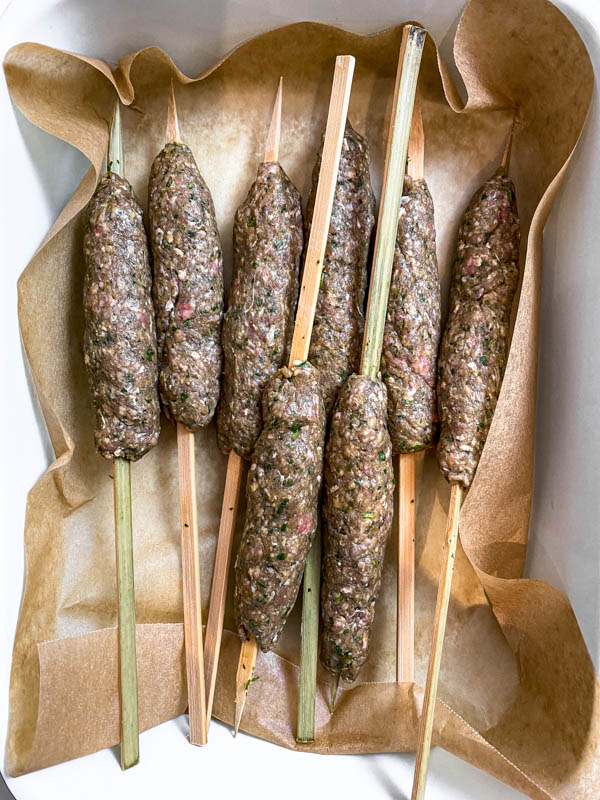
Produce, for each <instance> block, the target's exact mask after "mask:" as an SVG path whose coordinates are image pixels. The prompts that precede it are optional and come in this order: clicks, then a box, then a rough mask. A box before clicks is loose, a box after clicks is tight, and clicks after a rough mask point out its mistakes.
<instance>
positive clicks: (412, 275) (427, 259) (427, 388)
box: [381, 175, 441, 453]
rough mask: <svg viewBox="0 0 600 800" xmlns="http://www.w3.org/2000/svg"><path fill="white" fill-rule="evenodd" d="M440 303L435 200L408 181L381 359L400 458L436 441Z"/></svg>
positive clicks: (424, 187) (419, 185) (392, 432)
mask: <svg viewBox="0 0 600 800" xmlns="http://www.w3.org/2000/svg"><path fill="white" fill-rule="evenodd" d="M440 303H441V300H440V280H439V276H438V265H437V257H436V251H435V225H434V219H433V200H432V199H431V194H430V193H429V189H428V188H427V184H426V183H425V181H424V180H414V179H413V178H411V177H409V176H408V175H407V176H406V177H405V179H404V194H403V197H402V205H401V207H400V218H399V221H398V232H397V236H396V249H395V252H394V263H393V268H392V279H391V283H390V294H389V300H388V307H387V316H386V321H385V329H384V333H383V350H382V353H381V374H382V378H383V381H384V383H385V385H386V388H387V392H388V425H389V429H390V436H391V438H392V444H393V446H394V451H395V452H398V453H412V452H415V451H416V450H421V449H423V448H424V447H431V445H432V444H433V441H434V435H435V432H436V425H437V407H436V393H435V383H436V375H437V356H438V350H439V344H440V335H441V305H440Z"/></svg>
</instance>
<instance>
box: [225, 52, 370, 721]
mask: <svg viewBox="0 0 600 800" xmlns="http://www.w3.org/2000/svg"><path fill="white" fill-rule="evenodd" d="M354 64H355V59H354V58H353V56H338V57H337V58H336V60H335V71H334V75H333V85H332V89H331V99H330V102H329V114H328V117H327V127H326V130H325V142H324V145H323V155H322V159H321V171H320V173H319V182H318V185H317V193H316V196H315V206H314V212H313V220H312V226H311V232H310V238H309V241H308V247H307V250H306V258H305V261H304V272H303V275H302V286H301V289H300V298H299V301H298V310H297V312H296V323H295V326H294V335H293V338H292V346H291V350H290V359H289V366H290V368H292V367H293V366H294V365H295V364H301V363H302V362H303V361H306V360H307V359H308V351H309V347H310V337H311V333H312V326H313V321H314V317H315V308H316V305H317V295H318V293H319V284H320V281H321V272H322V269H323V258H324V256H325V247H326V245H327V236H328V233H329V225H330V222H331V209H332V206H333V197H334V194H335V187H336V184H337V174H338V168H339V163H340V154H341V151H342V144H343V141H344V130H345V127H346V117H347V115H348V104H349V102H350V89H351V87H352V77H353V75H354ZM312 549H313V548H311V550H312ZM310 558H311V555H310V554H309V559H310ZM313 558H314V556H313ZM317 594H318V593H317ZM317 603H318V597H317ZM317 614H318V611H317ZM257 653H258V644H257V642H256V639H255V638H254V637H253V636H250V637H248V639H247V640H246V641H244V642H243V643H242V650H241V653H240V661H239V666H238V673H237V680H236V698H235V727H234V731H235V733H237V731H238V729H239V726H240V722H241V719H242V714H243V712H244V706H245V703H246V697H247V692H248V687H249V686H250V683H251V681H252V673H253V670H254V665H255V663H256V656H257ZM316 657H317V650H316V647H315V648H314V649H313V650H312V651H311V652H310V654H308V661H307V659H306V658H303V659H302V662H301V667H300V670H301V678H300V689H301V696H300V701H299V702H300V705H304V706H305V707H307V705H310V695H311V694H312V706H313V716H314V697H315V692H314V689H313V688H311V687H310V686H308V684H309V683H310V682H307V681H306V680H304V681H303V680H302V671H303V670H304V671H306V670H307V669H309V670H311V672H312V671H313V670H314V674H315V676H316ZM309 662H310V663H309ZM307 687H308V694H307ZM299 733H301V731H299Z"/></svg>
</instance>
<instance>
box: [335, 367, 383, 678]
mask: <svg viewBox="0 0 600 800" xmlns="http://www.w3.org/2000/svg"><path fill="white" fill-rule="evenodd" d="M325 488H326V494H325V503H324V507H323V516H324V525H325V536H324V541H325V553H324V559H323V591H322V608H321V616H322V620H323V631H322V637H321V663H322V664H323V666H324V667H326V668H327V669H328V670H329V671H330V672H332V673H333V674H334V675H339V676H340V677H342V678H343V679H344V680H346V681H353V680H355V678H356V677H357V675H358V672H359V670H360V668H361V667H362V665H363V664H364V662H365V659H366V657H367V653H368V647H369V636H370V632H371V626H372V624H373V618H374V615H375V603H376V600H377V596H378V594H379V588H380V585H381V575H382V571H383V558H384V555H385V547H386V544H387V539H388V536H389V532H390V527H391V524H392V513H393V498H394V471H393V466H392V446H391V440H390V436H389V433H388V429H387V392H386V389H385V385H384V384H383V383H382V381H380V380H377V379H376V378H370V377H369V376H368V375H351V376H350V377H349V378H348V380H347V381H346V382H345V384H344V385H343V386H342V388H341V389H340V392H339V395H338V399H337V403H336V407H335V410H334V413H333V417H332V420H331V430H330V433H329V439H328V442H327V448H326V454H325Z"/></svg>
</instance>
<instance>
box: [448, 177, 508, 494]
mask: <svg viewBox="0 0 600 800" xmlns="http://www.w3.org/2000/svg"><path fill="white" fill-rule="evenodd" d="M519 243H520V229H519V217H518V213H517V204H516V200H515V187H514V185H513V182H512V181H511V180H510V178H508V177H506V176H505V175H504V174H503V173H502V172H501V171H498V172H497V173H496V174H495V175H494V176H493V177H492V178H490V180H488V181H486V182H485V183H484V184H483V186H482V187H481V188H480V189H478V190H477V192H475V194H474V196H473V199H472V200H471V203H470V204H469V207H468V208H467V211H466V213H465V215H464V217H463V220H462V224H461V226H460V230H459V233H458V246H457V254H456V260H455V261H454V268H453V274H452V283H451V288H450V306H449V315H448V322H447V323H446V329H445V331H444V336H443V339H442V347H441V350H440V360H439V369H438V384H437V389H438V408H439V415H440V442H439V445H438V451H437V456H438V462H439V465H440V469H441V470H442V473H443V474H444V476H445V477H446V478H447V480H449V481H456V482H459V483H461V484H462V485H463V486H466V487H468V486H470V485H471V482H472V480H473V476H474V474H475V470H476V469H477V464H478V462H479V457H480V456H481V451H482V450H483V446H484V444H485V440H486V438H487V435H488V431H489V429H490V425H491V422H492V417H493V414H494V409H495V408H496V402H497V400H498V395H499V393H500V386H501V384H502V377H503V374H504V368H505V366H506V360H507V357H508V336H509V327H510V315H511V310H512V303H513V299H514V296H515V292H516V289H517V284H518V282H519Z"/></svg>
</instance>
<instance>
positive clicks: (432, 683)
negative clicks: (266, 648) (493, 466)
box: [411, 118, 516, 800]
mask: <svg viewBox="0 0 600 800" xmlns="http://www.w3.org/2000/svg"><path fill="white" fill-rule="evenodd" d="M515 119H516V118H515ZM514 126H515V120H513V124H512V127H511V130H510V132H509V135H508V139H507V142H506V147H505V148H504V153H503V156H502V161H501V162H500V169H501V170H502V171H503V172H504V174H506V173H507V172H508V165H509V163H510V152H511V147H512V140H513V134H514ZM463 493H464V487H463V486H462V485H461V484H459V483H452V484H451V491H450V507H449V509H448V522H447V524H446V536H445V540H444V551H443V558H442V568H441V572H440V583H439V587H438V595H437V601H436V606H435V616H434V622H433V637H432V642H431V650H430V653H429V665H428V668H427V681H426V683H425V695H424V697H423V711H422V714H421V722H420V726H419V739H418V744H417V758H416V763H415V774H414V780H413V788H412V795H411V800H423V798H424V797H425V785H426V783H427V770H428V767H429V755H430V752H431V738H432V734H433V721H434V716H435V702H436V698H437V688H438V681H439V675H440V665H441V661H442V650H443V646H444V633H445V631H446V620H447V617H448V606H449V603H450V591H451V588H452V576H453V574H454V561H455V556H456V546H457V542H458V533H459V517H460V506H461V503H462V499H463Z"/></svg>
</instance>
